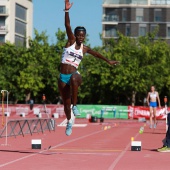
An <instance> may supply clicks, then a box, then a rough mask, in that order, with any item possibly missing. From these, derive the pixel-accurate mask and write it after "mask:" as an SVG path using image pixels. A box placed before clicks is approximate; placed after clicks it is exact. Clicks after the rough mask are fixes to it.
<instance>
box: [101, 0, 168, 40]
mask: <svg viewBox="0 0 170 170" xmlns="http://www.w3.org/2000/svg"><path fill="white" fill-rule="evenodd" d="M102 6H103V18H102V27H103V28H102V30H103V38H104V39H107V38H116V37H117V31H119V32H121V33H122V34H123V35H125V36H130V37H134V38H137V37H139V36H145V35H146V34H147V33H149V32H152V31H153V30H154V29H155V28H156V27H158V28H159V31H158V33H157V35H156V38H161V39H165V40H167V42H168V43H170V0H103V5H102Z"/></svg>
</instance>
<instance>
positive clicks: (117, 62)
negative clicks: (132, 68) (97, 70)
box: [108, 60, 120, 65]
mask: <svg viewBox="0 0 170 170" xmlns="http://www.w3.org/2000/svg"><path fill="white" fill-rule="evenodd" d="M108 63H109V64H110V65H117V64H120V61H114V60H110V61H109V62H108Z"/></svg>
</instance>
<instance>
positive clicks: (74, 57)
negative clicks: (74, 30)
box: [61, 42, 83, 68]
mask: <svg viewBox="0 0 170 170" xmlns="http://www.w3.org/2000/svg"><path fill="white" fill-rule="evenodd" d="M75 45H76V42H75V43H74V44H73V45H71V46H70V47H68V48H64V52H63V54H62V58H61V63H63V64H69V65H72V66H74V67H76V68H78V66H79V64H80V62H81V60H82V59H83V44H81V47H80V49H79V50H76V49H75Z"/></svg>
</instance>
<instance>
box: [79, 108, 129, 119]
mask: <svg viewBox="0 0 170 170" xmlns="http://www.w3.org/2000/svg"><path fill="white" fill-rule="evenodd" d="M77 106H78V109H79V111H80V113H81V116H79V117H80V118H86V116H87V115H88V114H90V115H92V116H96V117H98V118H101V117H103V118H108V119H113V118H115V119H128V112H127V110H128V106H119V105H118V106H117V105H77Z"/></svg>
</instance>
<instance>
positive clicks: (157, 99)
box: [157, 92, 161, 107]
mask: <svg viewBox="0 0 170 170" xmlns="http://www.w3.org/2000/svg"><path fill="white" fill-rule="evenodd" d="M157 100H158V105H159V107H161V103H160V98H159V93H158V92H157Z"/></svg>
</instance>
